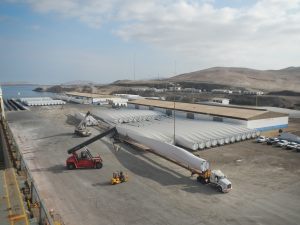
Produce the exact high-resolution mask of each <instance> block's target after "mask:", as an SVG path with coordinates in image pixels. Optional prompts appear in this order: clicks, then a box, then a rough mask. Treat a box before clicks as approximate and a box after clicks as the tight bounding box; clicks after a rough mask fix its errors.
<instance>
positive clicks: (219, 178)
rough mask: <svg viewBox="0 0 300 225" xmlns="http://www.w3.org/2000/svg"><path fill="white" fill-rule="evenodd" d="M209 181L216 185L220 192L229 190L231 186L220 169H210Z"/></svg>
mask: <svg viewBox="0 0 300 225" xmlns="http://www.w3.org/2000/svg"><path fill="white" fill-rule="evenodd" d="M210 183H212V184H214V185H216V186H217V188H218V190H219V191H220V192H224V193H225V192H229V191H230V190H231V189H232V187H231V182H230V181H229V180H228V179H227V177H226V176H225V175H224V173H222V171H221V170H212V171H211V175H210Z"/></svg>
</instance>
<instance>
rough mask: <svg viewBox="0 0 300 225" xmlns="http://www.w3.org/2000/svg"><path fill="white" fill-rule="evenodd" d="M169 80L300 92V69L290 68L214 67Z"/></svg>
mask: <svg viewBox="0 0 300 225" xmlns="http://www.w3.org/2000/svg"><path fill="white" fill-rule="evenodd" d="M169 80H171V81H177V82H181V81H190V82H201V83H210V84H221V85H228V86H232V87H244V88H248V89H260V90H265V91H282V90H289V91H295V92H299V91H300V67H288V68H285V69H281V70H254V69H248V68H236V67H213V68H209V69H205V70H200V71H195V72H191V73H185V74H181V75H178V76H175V77H172V78H170V79H169Z"/></svg>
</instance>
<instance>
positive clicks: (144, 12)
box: [0, 0, 300, 83]
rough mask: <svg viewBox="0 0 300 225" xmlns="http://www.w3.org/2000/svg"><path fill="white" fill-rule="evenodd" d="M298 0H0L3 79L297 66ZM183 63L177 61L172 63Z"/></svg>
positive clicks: (111, 77) (108, 77) (108, 78)
mask: <svg viewBox="0 0 300 225" xmlns="http://www.w3.org/2000/svg"><path fill="white" fill-rule="evenodd" d="M299 59H300V0H258V1H254V0H178V1H177V0H151V1H150V0H136V1H134V0H0V81H2V82H3V81H28V82H35V83H62V82H67V81H73V80H90V81H95V82H99V83H107V82H112V81H115V80H118V79H133V78H134V65H135V78H136V79H144V78H157V77H158V76H159V77H169V76H172V75H174V74H175V73H176V74H179V73H184V72H190V71H195V70H199V69H204V68H208V67H213V66H239V67H250V68H257V69H278V68H283V67H288V66H299V65H300V63H299ZM175 65H176V66H175Z"/></svg>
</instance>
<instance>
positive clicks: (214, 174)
mask: <svg viewBox="0 0 300 225" xmlns="http://www.w3.org/2000/svg"><path fill="white" fill-rule="evenodd" d="M117 130H118V136H119V138H120V139H121V140H122V141H124V142H126V143H128V144H130V145H135V146H136V147H138V148H141V145H142V146H145V147H144V148H143V149H144V150H147V151H150V152H152V153H154V154H156V155H158V156H160V157H162V158H164V159H166V160H168V161H171V162H173V163H175V164H177V165H179V166H181V167H183V168H185V169H187V170H189V171H191V174H192V175H195V174H196V175H198V176H197V181H199V182H200V183H202V184H211V185H213V186H215V187H216V188H217V190H219V191H220V192H223V193H226V192H229V191H230V190H231V189H232V184H231V182H230V181H229V180H228V178H227V177H226V176H225V175H224V173H223V172H222V171H221V170H211V169H210V165H209V163H208V161H206V160H205V159H202V158H200V157H198V156H195V155H194V154H192V153H190V152H188V151H187V150H185V149H183V148H180V147H177V146H175V145H172V144H169V143H164V142H161V141H158V140H155V139H152V138H149V137H145V136H142V135H140V134H138V133H137V132H135V131H133V130H129V129H125V128H123V127H117Z"/></svg>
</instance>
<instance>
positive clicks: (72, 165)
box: [67, 163, 75, 170]
mask: <svg viewBox="0 0 300 225" xmlns="http://www.w3.org/2000/svg"><path fill="white" fill-rule="evenodd" d="M67 167H68V169H69V170H73V169H75V165H74V163H69V164H68V165H67Z"/></svg>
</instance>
